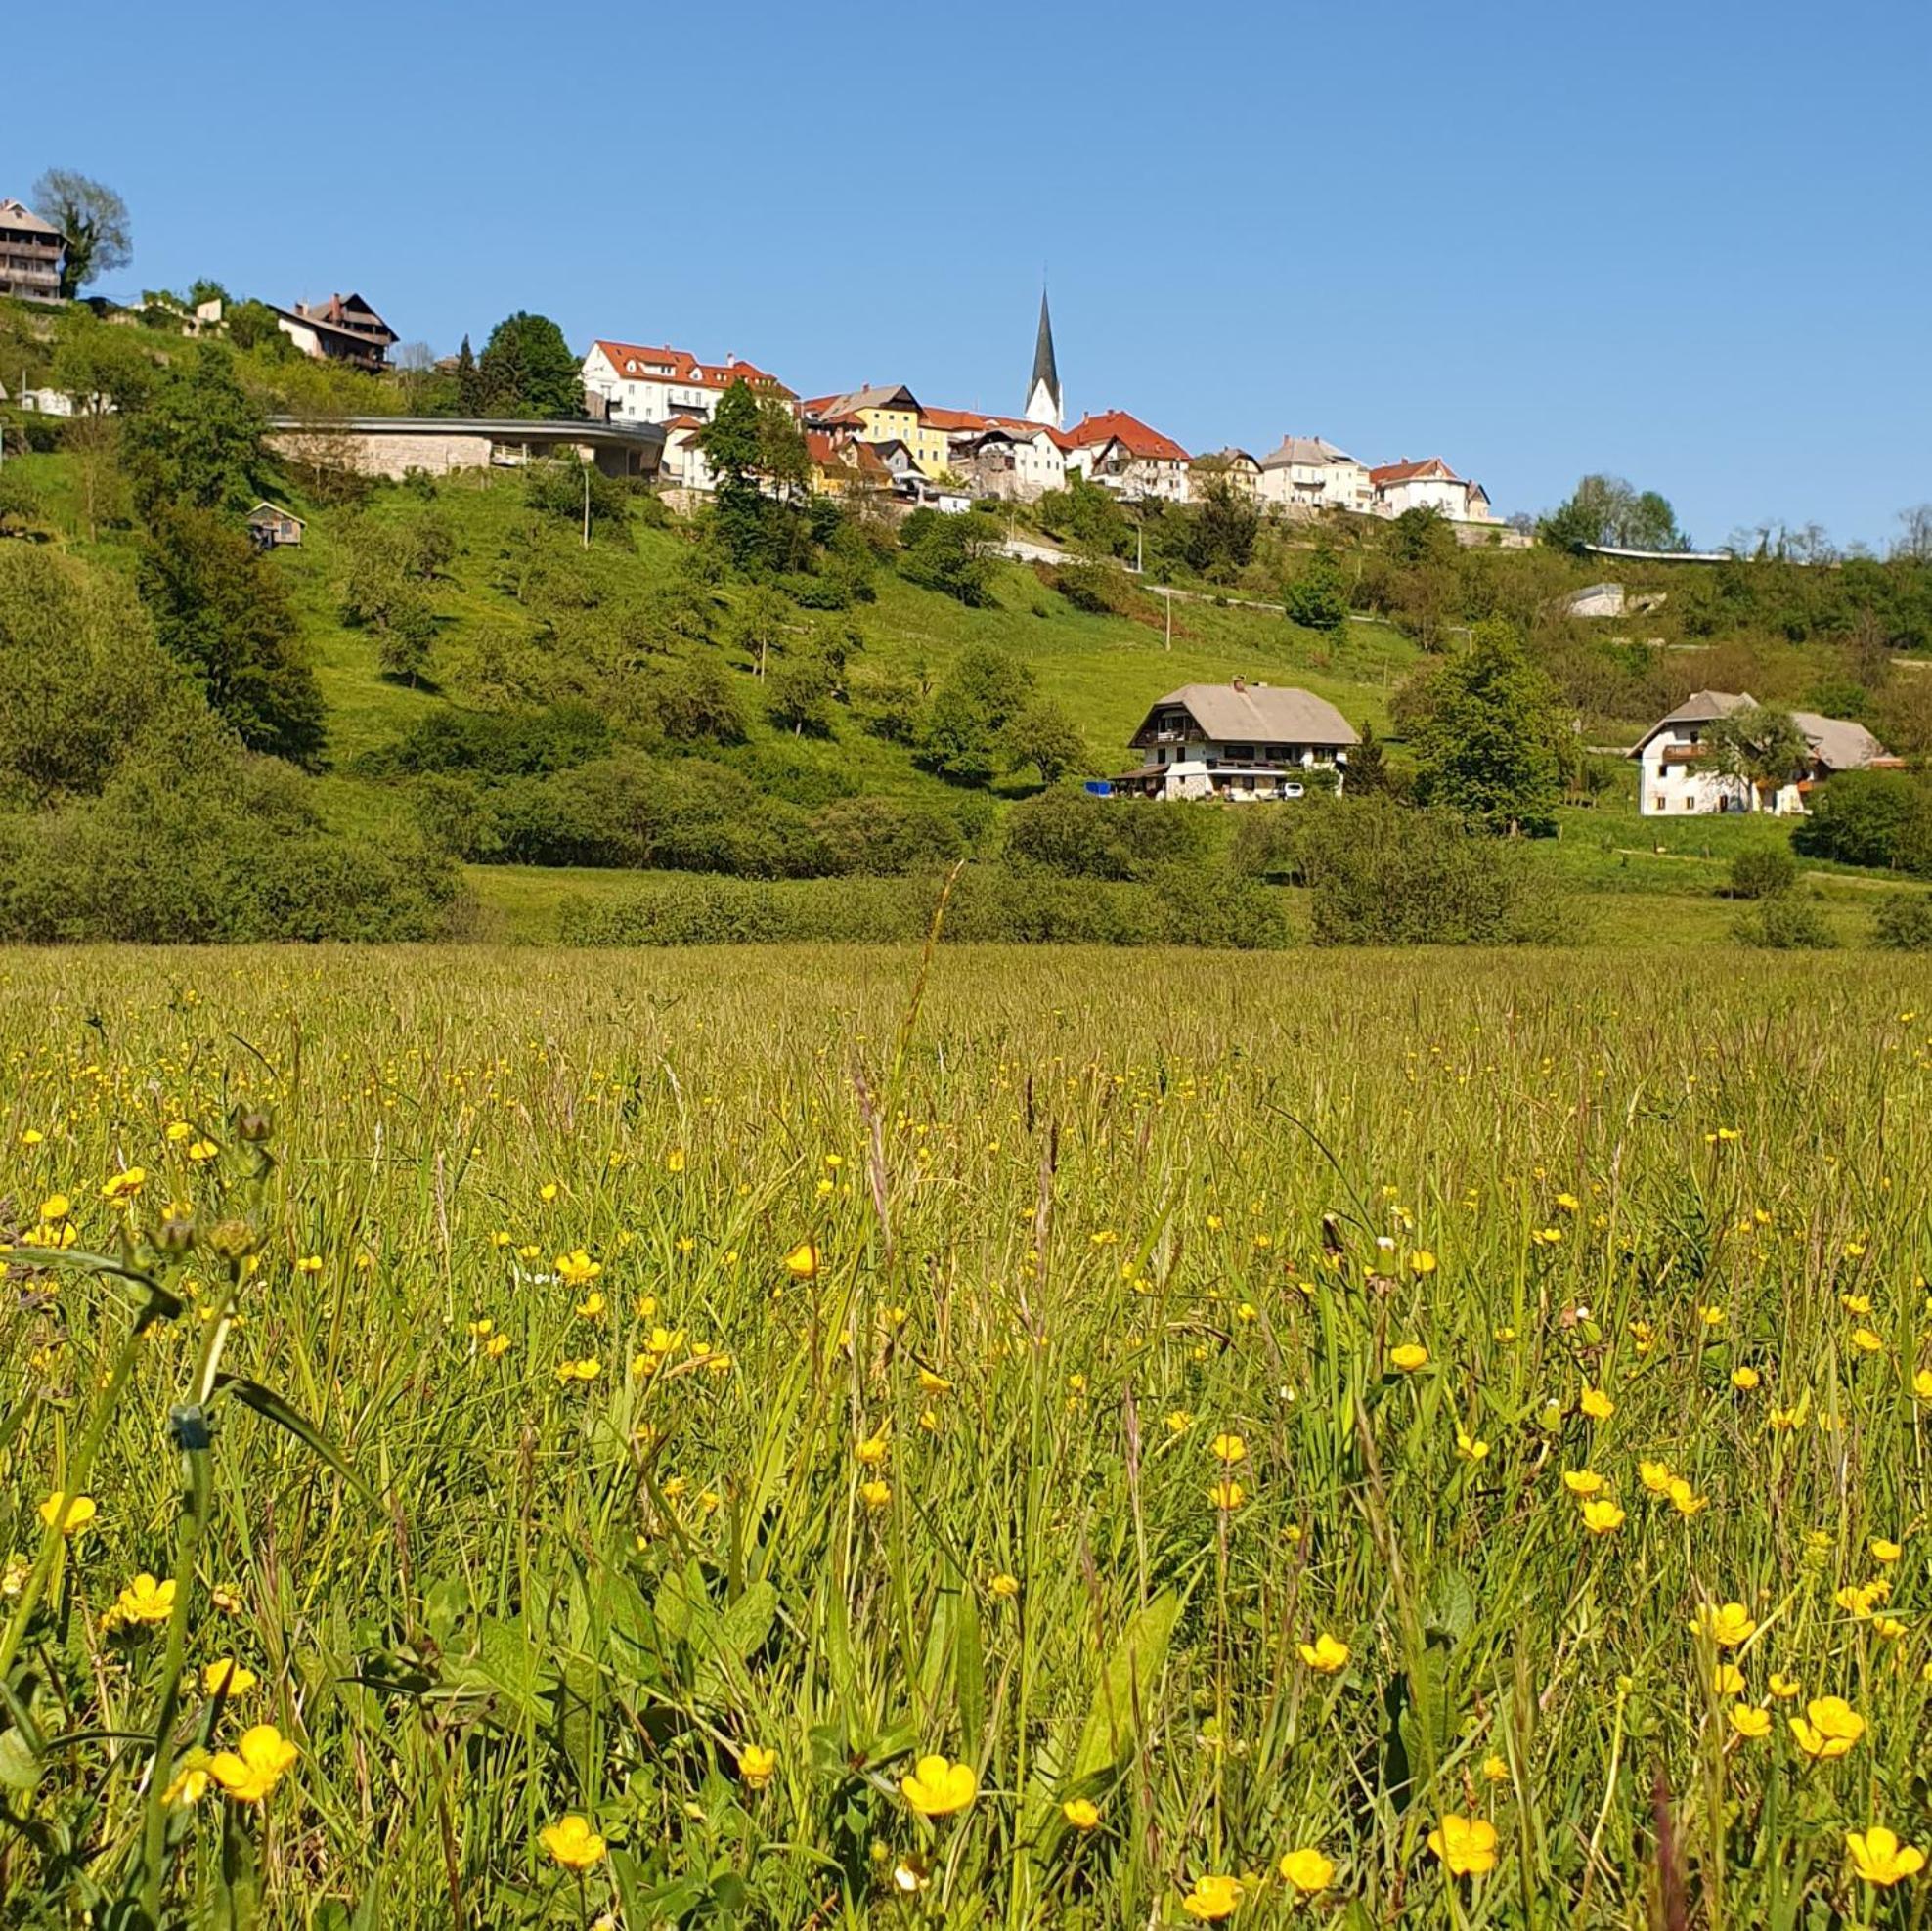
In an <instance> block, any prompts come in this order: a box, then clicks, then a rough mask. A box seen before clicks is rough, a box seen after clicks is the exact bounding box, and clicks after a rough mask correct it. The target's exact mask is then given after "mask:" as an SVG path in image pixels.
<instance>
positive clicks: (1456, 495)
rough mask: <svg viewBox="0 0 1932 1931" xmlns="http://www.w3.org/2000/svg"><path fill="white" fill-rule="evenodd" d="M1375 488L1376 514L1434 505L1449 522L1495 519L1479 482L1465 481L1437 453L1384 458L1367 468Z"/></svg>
mask: <svg viewBox="0 0 1932 1931" xmlns="http://www.w3.org/2000/svg"><path fill="white" fill-rule="evenodd" d="M1369 481H1370V484H1371V485H1372V486H1373V488H1374V491H1375V504H1374V507H1375V511H1376V514H1377V515H1379V516H1400V515H1401V514H1402V512H1403V511H1404V510H1405V509H1434V510H1439V511H1440V512H1441V513H1442V514H1443V515H1444V516H1446V517H1448V518H1449V520H1450V521H1451V522H1452V523H1489V522H1493V521H1494V520H1495V518H1494V516H1493V514H1492V512H1491V510H1490V507H1489V496H1488V493H1487V492H1486V491H1485V490H1484V489H1483V487H1482V485H1481V484H1480V483H1468V482H1465V481H1464V480H1463V478H1462V477H1460V476H1459V475H1457V474H1456V472H1455V471H1454V470H1453V469H1452V468H1450V466H1449V465H1448V464H1447V463H1446V462H1444V461H1443V460H1442V459H1441V458H1440V457H1439V456H1431V457H1427V458H1426V459H1425V460H1424V461H1421V462H1411V461H1409V460H1408V458H1407V457H1404V458H1403V459H1402V461H1400V462H1385V463H1383V466H1382V467H1381V468H1380V469H1371V470H1370V471H1369Z"/></svg>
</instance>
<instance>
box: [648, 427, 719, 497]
mask: <svg viewBox="0 0 1932 1931" xmlns="http://www.w3.org/2000/svg"><path fill="white" fill-rule="evenodd" d="M704 427H705V425H704V422H703V420H702V419H701V418H700V417H696V416H674V417H671V418H670V420H669V421H667V422H666V423H665V425H664V455H663V456H662V458H660V459H659V463H658V467H659V471H660V473H661V474H662V475H663V477H664V480H665V481H666V482H667V483H670V484H673V485H674V486H675V487H677V488H680V489H686V490H708V489H710V488H711V486H712V482H713V477H712V473H711V462H710V460H709V459H708V458H707V457H706V455H705V453H704Z"/></svg>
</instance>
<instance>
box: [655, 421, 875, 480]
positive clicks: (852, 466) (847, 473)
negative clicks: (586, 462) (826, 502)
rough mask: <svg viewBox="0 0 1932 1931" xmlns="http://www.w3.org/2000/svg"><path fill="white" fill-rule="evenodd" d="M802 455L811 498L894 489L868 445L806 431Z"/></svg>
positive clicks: (810, 430)
mask: <svg viewBox="0 0 1932 1931" xmlns="http://www.w3.org/2000/svg"><path fill="white" fill-rule="evenodd" d="M805 454H806V458H807V460H808V461H810V462H811V464H812V495H813V496H831V497H856V496H864V495H868V494H870V495H884V494H886V493H887V492H889V491H890V490H891V488H892V486H893V477H892V473H891V471H890V470H888V469H887V467H886V465H885V464H884V463H883V462H881V461H879V452H878V451H877V450H875V449H874V448H873V447H872V445H871V444H870V443H864V442H859V441H858V440H856V438H852V439H844V440H842V439H841V438H839V437H837V436H834V435H832V434H830V433H829V432H828V431H826V430H823V429H808V430H807V431H806V432H805ZM667 455H668V452H667Z"/></svg>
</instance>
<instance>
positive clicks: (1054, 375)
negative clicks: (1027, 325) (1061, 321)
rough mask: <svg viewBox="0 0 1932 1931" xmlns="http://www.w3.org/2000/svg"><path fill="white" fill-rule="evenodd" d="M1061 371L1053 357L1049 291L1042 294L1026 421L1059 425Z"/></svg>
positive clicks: (1040, 296) (1051, 425)
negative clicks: (1048, 305) (1047, 298)
mask: <svg viewBox="0 0 1932 1931" xmlns="http://www.w3.org/2000/svg"><path fill="white" fill-rule="evenodd" d="M1060 418H1061V408H1060V370H1059V367H1058V365H1057V364H1056V363H1055V362H1054V360H1053V319H1052V317H1050V316H1049V315H1048V314H1047V312H1046V290H1045V289H1044V288H1042V289H1041V290H1040V293H1039V336H1038V339H1037V340H1036V341H1035V342H1034V344H1033V381H1032V388H1030V389H1029V390H1028V391H1027V420H1028V421H1029V422H1044V423H1045V424H1046V426H1047V427H1048V428H1049V429H1057V428H1059V427H1060Z"/></svg>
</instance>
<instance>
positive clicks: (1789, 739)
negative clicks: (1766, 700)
mask: <svg viewBox="0 0 1932 1931" xmlns="http://www.w3.org/2000/svg"><path fill="white" fill-rule="evenodd" d="M1710 745H1711V749H1712V751H1713V753H1714V754H1715V756H1716V761H1717V767H1718V768H1719V769H1720V770H1721V771H1723V772H1724V773H1725V774H1726V775H1727V776H1728V777H1734V778H1741V779H1742V780H1743V781H1744V783H1746V784H1748V785H1749V786H1750V787H1751V789H1752V790H1753V791H1754V792H1756V791H1765V790H1770V791H1776V790H1777V789H1778V787H1779V786H1780V785H1786V784H1791V783H1793V782H1795V781H1796V780H1797V778H1798V777H1800V776H1801V775H1802V774H1803V772H1804V769H1805V767H1806V765H1807V764H1808V763H1809V762H1810V759H1811V740H1810V739H1809V738H1808V737H1806V735H1805V734H1804V732H1803V731H1801V730H1800V729H1799V728H1798V725H1797V724H1796V722H1795V720H1794V719H1793V718H1792V716H1791V714H1790V712H1788V711H1774V710H1772V709H1771V708H1770V707H1769V706H1767V705H1763V704H1746V705H1744V706H1743V707H1742V708H1741V709H1740V710H1736V711H1733V712H1732V713H1731V714H1730V715H1729V716H1728V717H1723V718H1719V719H1718V720H1717V722H1716V723H1715V724H1712V725H1711V727H1710Z"/></svg>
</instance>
